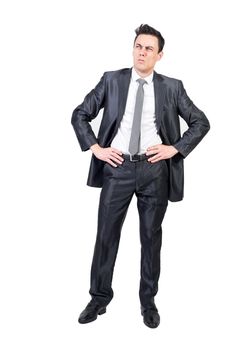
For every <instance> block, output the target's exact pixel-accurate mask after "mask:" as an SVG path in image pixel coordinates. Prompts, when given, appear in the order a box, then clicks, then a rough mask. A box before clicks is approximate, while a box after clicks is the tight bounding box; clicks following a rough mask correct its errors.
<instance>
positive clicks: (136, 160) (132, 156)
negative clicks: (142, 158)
mask: <svg viewBox="0 0 234 350" xmlns="http://www.w3.org/2000/svg"><path fill="white" fill-rule="evenodd" d="M134 157H136V158H135V159H134ZM138 161H139V159H138V158H137V154H134V155H132V154H130V162H138Z"/></svg>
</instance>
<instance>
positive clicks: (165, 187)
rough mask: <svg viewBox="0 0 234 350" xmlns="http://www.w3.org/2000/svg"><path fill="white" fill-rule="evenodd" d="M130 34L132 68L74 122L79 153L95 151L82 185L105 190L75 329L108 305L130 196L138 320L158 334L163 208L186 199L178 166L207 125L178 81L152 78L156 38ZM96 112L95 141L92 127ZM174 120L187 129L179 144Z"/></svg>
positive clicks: (101, 87)
mask: <svg viewBox="0 0 234 350" xmlns="http://www.w3.org/2000/svg"><path fill="white" fill-rule="evenodd" d="M135 32H136V37H135V40H134V46H133V67H132V68H127V69H120V70H117V71H112V72H105V73H104V75H103V76H102V78H101V80H100V82H99V83H98V84H97V86H96V87H95V88H94V89H93V90H92V91H91V92H90V93H89V94H88V95H87V96H86V97H85V99H84V101H83V103H82V104H80V105H79V106H78V107H77V108H76V109H75V110H74V111H73V114H72V125H73V127H74V130H75V133H76V136H77V138H78V141H79V143H80V146H81V149H82V150H83V151H86V150H89V149H90V150H91V151H92V159H91V164H90V170H89V175H88V181H87V184H88V185H89V186H94V187H102V190H101V194H100V202H99V211H98V228H97V237H96V244H95V249H94V255H93V261H92V267H91V285H90V291H89V292H90V295H91V301H90V302H89V303H88V305H87V306H86V308H85V309H84V311H83V312H82V313H81V314H80V317H79V322H80V323H88V322H91V321H94V320H96V319H97V316H98V315H102V314H103V313H105V312H106V307H107V305H108V304H109V302H110V301H111V299H112V298H113V290H112V287H111V285H112V276H113V270H114V265H115V260H116V256H117V252H118V245H119V240H120V233H121V228H122V225H123V222H124V219H125V216H126V213H127V209H128V206H129V204H130V202H131V199H132V197H133V195H134V194H135V195H136V197H137V207H138V212H139V219H140V241H141V279H140V288H139V297H140V304H141V314H142V316H143V322H144V324H145V325H146V326H148V327H150V328H156V327H157V326H158V325H159V323H160V316H159V313H158V310H157V307H156V305H155V302H154V297H155V295H156V293H157V291H158V280H159V274H160V249H161V241H162V228H161V225H162V221H163V218H164V215H165V212H166V209H167V204H168V200H170V201H172V202H176V201H180V200H182V198H183V185H184V172H183V160H184V158H185V157H186V156H187V155H188V154H189V153H190V152H191V151H192V150H193V149H194V148H195V147H196V146H197V144H198V143H199V142H200V141H201V140H202V138H203V137H204V136H205V134H206V133H207V132H208V130H209V122H208V120H207V118H206V116H205V114H204V113H203V112H202V111H201V110H199V109H198V108H197V107H196V106H195V105H194V103H193V102H192V101H191V100H190V98H189V97H188V95H187V93H186V91H185V89H184V87H183V84H182V82H181V81H180V80H177V79H173V78H169V77H167V76H164V75H161V74H158V73H156V72H155V71H154V66H155V64H156V62H158V61H159V60H160V59H161V58H162V56H163V47H164V39H163V37H162V35H161V33H160V32H158V31H157V30H156V29H154V28H152V27H150V26H149V25H147V24H144V25H141V26H140V27H139V28H137V29H136V31H135ZM101 109H103V116H102V121H101V125H100V128H99V132H98V135H97V137H96V136H95V134H94V132H93V130H92V128H91V125H90V122H91V121H92V119H94V118H95V117H96V116H97V115H98V113H99V111H100V110H101ZM179 116H181V117H182V118H183V119H184V120H185V122H186V123H187V125H188V129H187V130H186V131H185V132H184V134H183V135H182V136H181V134H180V123H179Z"/></svg>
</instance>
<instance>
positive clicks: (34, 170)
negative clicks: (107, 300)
mask: <svg viewBox="0 0 234 350" xmlns="http://www.w3.org/2000/svg"><path fill="white" fill-rule="evenodd" d="M232 21H233V15H232V11H231V1H227V0H223V1H205V0H203V1H198V0H196V1H185V0H184V1H183V0H178V1H169V0H164V1H156V0H154V1H152V0H148V1H138V0H135V1H134V2H133V1H131V2H128V1H126V0H125V1H113V2H112V1H110V0H109V1H107V0H106V1H105V0H99V1H83V2H81V1H77V0H76V1H75V0H74V1H72V0H66V1H60V0H57V1H50V0H47V1H42V0H40V1H32V0H31V1H26V0H22V1H11V0H8V1H1V8H0V35H1V56H0V58H1V75H0V84H1V91H0V96H1V113H0V116H1V129H0V143H1V145H0V147H1V148H0V150H1V172H0V174H1V191H0V200H1V244H0V269H1V276H0V283H1V288H0V294H1V295H0V304H1V305H0V306H1V308H0V319H1V321H0V322H1V324H0V329H1V338H0V342H1V349H4V350H8V349H25V350H26V349H34V350H36V349H40V350H41V349H57V350H59V349H81V348H83V349H110V348H111V349H114V350H115V349H120V348H129V347H131V348H136V349H142V348H152V347H155V348H156V349H158V350H163V349H180V350H183V349H186V350H188V349H189V350H193V349H194V350H195V349H196V350H197V349H225V350H228V349H233V346H234V342H233V337H232V336H231V331H232V330H233V314H234V307H233V294H234V288H233V263H234V261H233V234H234V230H233V218H232V216H233V209H232V203H233V200H232V199H233V170H232V169H231V165H232V162H233V146H232V144H233V142H232V136H233V87H232V84H231V83H233V76H231V75H232V74H233V60H234V57H233V37H232V34H231V31H233V28H231V23H232ZM141 23H148V24H150V25H152V26H153V27H155V28H157V29H158V30H160V31H161V32H162V34H163V36H164V37H165V39H166V45H165V49H164V57H163V59H162V61H160V62H159V63H158V64H157V66H156V70H157V71H158V72H159V73H162V74H165V75H168V76H171V77H175V78H178V79H181V80H182V81H183V83H184V86H185V88H186V90H187V93H188V95H189V96H190V97H191V99H192V100H193V101H194V103H195V104H196V105H197V106H198V107H199V108H200V109H202V110H203V111H204V112H205V113H206V115H207V117H208V118H209V120H210V123H211V131H210V133H209V134H208V135H207V136H206V138H205V139H204V141H203V142H202V143H201V144H200V145H199V146H198V147H197V148H196V149H195V150H194V152H193V153H192V154H191V155H189V157H188V158H187V159H186V162H185V199H184V201H183V202H180V203H174V204H173V203H171V204H170V205H169V208H168V211H167V214H166V217H165V221H164V233H163V246H162V271H161V278H160V284H159V293H158V295H157V298H156V304H157V306H158V309H159V312H160V314H161V324H160V327H159V328H157V329H154V330H152V329H149V328H147V327H145V326H144V324H143V322H142V317H141V315H140V305H139V299H138V286H139V271H140V243H139V233H138V216H137V210H136V202H135V200H133V202H132V204H131V207H130V209H129V213H128V216H127V219H126V222H125V224H124V227H123V231H122V238H121V242H120V249H119V254H118V257H117V262H116V267H115V274H114V280H113V288H114V292H115V296H114V299H113V300H112V302H111V304H110V305H109V307H108V309H107V313H106V314H105V315H103V316H101V317H98V320H97V321H95V322H93V323H90V324H87V325H79V324H78V323H77V318H78V315H79V313H80V312H81V311H82V310H83V308H84V307H85V305H86V304H87V302H88V301H89V299H90V298H89V294H88V289H89V271H90V264H91V259H92V254H93V246H94V241H95V236H96V221H97V206H98V199H99V192H100V190H99V189H94V188H89V187H87V186H86V179H87V172H88V167H89V161H90V155H91V154H90V152H89V151H88V152H84V153H82V152H81V150H80V148H79V145H78V142H77V140H76V136H75V133H74V131H73V129H72V126H71V124H70V119H71V114H72V111H73V109H74V108H75V107H76V106H77V105H78V104H80V103H81V102H82V100H83V98H84V96H85V95H86V93H88V92H89V91H90V90H91V89H92V88H93V87H94V86H95V85H96V83H97V82H98V81H99V79H100V77H101V76H102V74H103V72H104V71H107V70H114V69H119V68H123V67H131V65H132V44H133V39H134V37H135V34H134V29H135V28H136V27H138V26H139V25H140V24H141ZM130 247H131V250H130Z"/></svg>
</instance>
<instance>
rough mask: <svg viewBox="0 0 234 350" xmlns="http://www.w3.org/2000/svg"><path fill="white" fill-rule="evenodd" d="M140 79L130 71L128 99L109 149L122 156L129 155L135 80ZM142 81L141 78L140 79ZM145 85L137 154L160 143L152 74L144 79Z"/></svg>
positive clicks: (135, 87)
mask: <svg viewBox="0 0 234 350" xmlns="http://www.w3.org/2000/svg"><path fill="white" fill-rule="evenodd" d="M139 78H141V77H140V76H139V75H138V74H137V72H136V71H135V69H134V68H133V69H132V76H131V81H130V85H129V90H128V97H127V103H126V108H125V112H124V115H123V118H122V120H121V123H120V126H119V128H118V131H117V134H116V135H115V137H114V139H113V141H112V143H111V147H114V148H117V149H118V150H120V151H121V152H123V153H124V154H129V151H128V147H129V142H130V136H131V129H132V123H133V115H134V108H135V101H136V93H137V89H138V86H139V83H138V82H137V79H139ZM141 79H142V78H141ZM144 80H145V81H146V82H147V84H144V85H143V88H144V102H143V111H142V118H141V137H140V147H139V154H143V153H146V150H147V148H148V147H150V146H153V145H156V144H159V143H162V140H161V138H160V136H159V135H158V133H157V129H156V124H155V118H156V116H155V95H154V84H153V72H152V73H151V74H150V75H148V76H147V77H145V78H144Z"/></svg>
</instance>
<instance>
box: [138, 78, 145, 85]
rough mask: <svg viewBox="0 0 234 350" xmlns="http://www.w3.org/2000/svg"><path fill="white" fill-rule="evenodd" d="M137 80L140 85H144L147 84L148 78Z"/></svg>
mask: <svg viewBox="0 0 234 350" xmlns="http://www.w3.org/2000/svg"><path fill="white" fill-rule="evenodd" d="M137 82H138V83H139V85H141V86H143V85H144V84H146V80H145V79H141V78H139V79H137Z"/></svg>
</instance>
